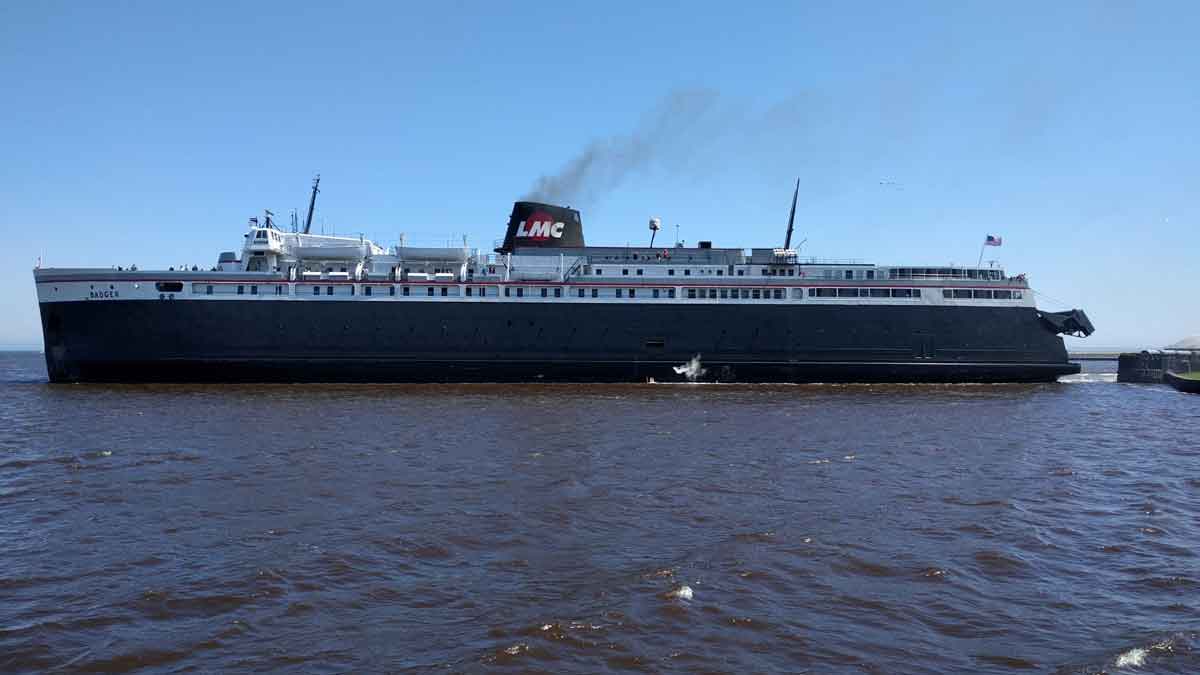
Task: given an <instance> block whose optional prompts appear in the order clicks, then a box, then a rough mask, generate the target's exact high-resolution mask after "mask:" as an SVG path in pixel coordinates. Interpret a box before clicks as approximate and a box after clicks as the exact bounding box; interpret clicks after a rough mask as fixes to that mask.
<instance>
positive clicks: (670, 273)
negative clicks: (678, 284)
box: [667, 268, 675, 277]
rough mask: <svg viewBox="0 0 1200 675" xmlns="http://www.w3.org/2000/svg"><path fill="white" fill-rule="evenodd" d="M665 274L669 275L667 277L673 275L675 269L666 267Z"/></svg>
mask: <svg viewBox="0 0 1200 675" xmlns="http://www.w3.org/2000/svg"><path fill="white" fill-rule="evenodd" d="M667 276H669V277H673V276H675V270H674V269H673V268H672V269H668V270H667Z"/></svg>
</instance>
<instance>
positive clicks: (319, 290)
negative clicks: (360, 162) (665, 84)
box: [155, 282, 1024, 300]
mask: <svg viewBox="0 0 1200 675" xmlns="http://www.w3.org/2000/svg"><path fill="white" fill-rule="evenodd" d="M155 286H156V287H157V288H158V290H159V291H162V292H172V293H177V292H180V291H182V290H183V285H182V284H181V283H179V282H158V283H157V284H155ZM196 286H197V288H196V290H197V291H199V288H198V287H199V284H196ZM213 288H214V287H213V285H212V284H207V285H206V286H205V287H204V293H205V294H206V295H213ZM217 288H218V292H226V293H227V292H229V291H228V289H229V288H230V287H228V286H218V287H217ZM258 288H259V287H258V286H257V285H250V286H247V285H238V286H237V291H236V293H237V295H245V294H247V289H248V292H249V295H258V294H259V292H258ZM271 288H273V290H274V294H275V295H287V286H284V285H275V286H273V287H271ZM335 288H337V289H340V290H338V291H337V293H338V294H339V295H342V294H345V295H354V286H353V285H349V286H313V287H312V294H313V295H316V296H320V295H334V293H335V290H334V289H335ZM399 288H400V295H401V296H403V297H409V296H412V295H414V294H420V291H421V288H420V287H416V293H414V287H412V286H400V287H399ZM396 289H397V286H388V287H387V294H388V295H389V296H395V295H396ZM376 290H379V291H382V290H383V289H381V288H379V289H377V288H375V287H373V286H363V291H362V293H363V295H365V296H373V295H375V291H376ZM453 290H454V291H455V292H454V293H453V295H458V289H457V288H455V289H453ZM526 290H529V291H530V295H531V296H534V297H537V296H540V297H543V298H547V297H555V298H561V297H562V296H563V289H562V287H561V286H556V287H554V288H535V289H526V288H524V287H522V286H517V287H515V288H514V287H511V286H505V287H504V291H503V292H504V297H506V298H507V297H512V296H514V295H515V296H516V297H518V298H523V297H525V291H526ZM638 290H641V291H642V293H643V295H642V296H640V297H651V298H660V297H667V298H674V297H675V292H676V291H675V289H674V288H665V289H659V288H650V289H645V288H643V289H637V288H617V289H613V297H618V298H625V297H628V298H637V297H639V296H638ZM786 290H787V289H782V288H719V289H718V288H689V289H687V297H688V299H693V300H694V299H713V300H716V299H722V300H725V299H734V300H737V299H742V300H772V299H774V300H782V299H784V298H785V297H786V295H785V293H786ZM450 291H451V287H450V286H436V287H435V286H426V287H424V295H425V296H427V297H435V296H438V295H440V296H442V297H447V296H449V295H451V293H450ZM647 291H648V292H649V295H646V293H647ZM664 291H665V295H664V294H663V293H664ZM464 292H465V294H466V296H467V297H473V296H474V297H481V298H482V297H486V296H488V295H491V296H493V297H495V296H496V295H497V293H498V289H495V288H492V289H490V292H489V288H488V287H481V288H474V287H472V286H468V287H466V289H465V290H464ZM575 292H576V295H577V296H578V297H580V298H584V297H589V296H590V297H593V298H598V297H600V289H598V288H590V289H586V288H577V289H575ZM802 293H803V290H802V289H799V288H793V289H791V296H792V297H793V298H799V297H801V294H802ZM605 296H606V297H607V296H608V293H607V292H606V293H605ZM808 297H810V298H919V297H921V289H919V288H810V289H808ZM942 297H944V298H951V299H973V300H1020V299H1021V298H1022V297H1024V296H1023V293H1022V292H1021V291H1020V290H981V289H949V288H947V289H943V290H942Z"/></svg>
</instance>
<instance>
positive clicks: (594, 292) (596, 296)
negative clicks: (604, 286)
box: [592, 288, 600, 298]
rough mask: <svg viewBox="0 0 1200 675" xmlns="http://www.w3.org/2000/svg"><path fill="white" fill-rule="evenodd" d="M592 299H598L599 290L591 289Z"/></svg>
mask: <svg viewBox="0 0 1200 675" xmlns="http://www.w3.org/2000/svg"><path fill="white" fill-rule="evenodd" d="M592 297H593V298H598V297H600V289H598V288H593V289H592Z"/></svg>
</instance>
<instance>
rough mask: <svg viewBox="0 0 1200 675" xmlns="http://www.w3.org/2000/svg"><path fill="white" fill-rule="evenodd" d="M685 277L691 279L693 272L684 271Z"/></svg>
mask: <svg viewBox="0 0 1200 675" xmlns="http://www.w3.org/2000/svg"><path fill="white" fill-rule="evenodd" d="M683 276H685V277H690V276H692V271H691V270H684V271H683Z"/></svg>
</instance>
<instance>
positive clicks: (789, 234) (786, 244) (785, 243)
mask: <svg viewBox="0 0 1200 675" xmlns="http://www.w3.org/2000/svg"><path fill="white" fill-rule="evenodd" d="M799 196H800V179H799V178H797V179H796V191H795V192H793V193H792V212H791V213H789V214H788V229H787V237H786V238H785V239H784V240H783V247H784V248H785V249H788V248H791V247H792V224H793V223H795V222H796V198H797V197H799Z"/></svg>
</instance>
